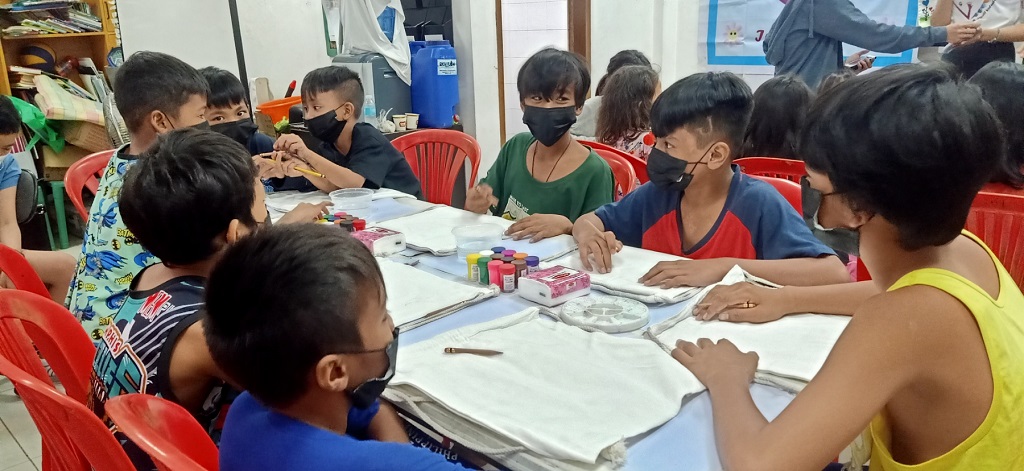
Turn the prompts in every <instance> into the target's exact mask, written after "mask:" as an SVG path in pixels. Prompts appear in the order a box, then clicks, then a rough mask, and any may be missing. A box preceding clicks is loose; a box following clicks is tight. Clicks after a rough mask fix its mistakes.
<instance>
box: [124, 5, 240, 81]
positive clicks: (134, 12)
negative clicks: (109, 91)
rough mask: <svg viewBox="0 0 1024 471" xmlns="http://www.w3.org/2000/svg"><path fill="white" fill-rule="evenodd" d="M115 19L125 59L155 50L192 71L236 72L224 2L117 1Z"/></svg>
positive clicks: (228, 15)
mask: <svg viewBox="0 0 1024 471" xmlns="http://www.w3.org/2000/svg"><path fill="white" fill-rule="evenodd" d="M117 16H118V20H119V22H120V25H121V43H122V46H123V47H124V53H125V58H127V57H128V55H130V54H131V53H133V52H137V51H157V52H164V53H167V54H171V55H173V56H175V57H177V58H179V59H181V60H183V61H185V62H188V63H189V64H191V65H192V66H193V67H196V68H201V67H205V66H208V65H215V66H217V67H220V68H222V69H226V70H229V71H231V72H232V73H235V74H237V73H238V65H237V64H238V62H237V60H236V59H235V57H236V56H235V42H234V39H233V36H232V34H231V16H230V14H229V13H228V2H227V1H210V0H173V1H167V0H120V1H119V2H117Z"/></svg>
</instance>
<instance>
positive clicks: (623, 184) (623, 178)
mask: <svg viewBox="0 0 1024 471" xmlns="http://www.w3.org/2000/svg"><path fill="white" fill-rule="evenodd" d="M594 153H596V154H597V155H599V156H601V158H602V159H604V161H605V162H608V166H609V167H611V168H612V176H613V177H615V201H618V200H620V199H622V197H623V196H626V195H628V194H629V193H630V192H631V191H633V190H635V189H636V184H637V179H636V173H634V172H633V167H630V166H629V162H627V161H626V159H625V158H624V157H622V156H621V155H619V152H613V151H610V150H605V149H594Z"/></svg>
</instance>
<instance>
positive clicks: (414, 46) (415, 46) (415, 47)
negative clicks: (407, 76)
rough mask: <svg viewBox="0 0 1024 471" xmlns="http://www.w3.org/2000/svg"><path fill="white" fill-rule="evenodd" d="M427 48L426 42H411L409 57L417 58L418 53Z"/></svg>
mask: <svg viewBox="0 0 1024 471" xmlns="http://www.w3.org/2000/svg"><path fill="white" fill-rule="evenodd" d="M425 47H427V42H426V41H409V55H410V57H416V53H417V52H420V49H423V48H425Z"/></svg>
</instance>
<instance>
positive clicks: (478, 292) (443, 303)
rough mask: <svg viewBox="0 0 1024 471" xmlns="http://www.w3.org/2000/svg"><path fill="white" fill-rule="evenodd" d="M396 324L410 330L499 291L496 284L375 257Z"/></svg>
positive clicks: (388, 307) (492, 295) (388, 306)
mask: <svg viewBox="0 0 1024 471" xmlns="http://www.w3.org/2000/svg"><path fill="white" fill-rule="evenodd" d="M377 262H378V263H379V264H380V271H381V273H382V274H383V275H384V286H385V287H386V288H387V291H388V303H387V309H388V311H389V312H390V313H391V318H392V319H393V320H394V321H395V325H396V326H398V327H400V328H401V329H402V330H410V329H413V328H416V327H419V326H421V325H423V324H426V323H428V322H431V321H434V320H437V319H440V318H442V317H444V316H446V315H448V314H451V313H453V312H455V311H458V310H460V309H463V308H465V307H467V306H470V305H472V304H476V303H478V302H481V301H483V300H485V299H488V298H493V297H495V296H497V295H498V288H497V287H496V286H493V285H491V286H473V285H469V284H464V283H458V282H454V281H448V280H445V279H443V278H440V277H437V276H434V275H431V274H430V273H427V272H424V271H422V270H417V269H415V268H413V267H410V266H408V265H403V264H401V263H395V262H392V261H389V260H383V259H377Z"/></svg>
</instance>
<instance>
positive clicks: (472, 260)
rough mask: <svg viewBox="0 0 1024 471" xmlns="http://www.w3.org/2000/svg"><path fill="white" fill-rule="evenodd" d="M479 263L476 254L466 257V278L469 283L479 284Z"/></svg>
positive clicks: (478, 255) (478, 257)
mask: <svg viewBox="0 0 1024 471" xmlns="http://www.w3.org/2000/svg"><path fill="white" fill-rule="evenodd" d="M479 261H480V254H478V253H471V254H469V255H467V256H466V278H467V279H468V280H469V281H472V282H475V283H479V282H480V266H479V265H478V264H477V263H478V262H479Z"/></svg>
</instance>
